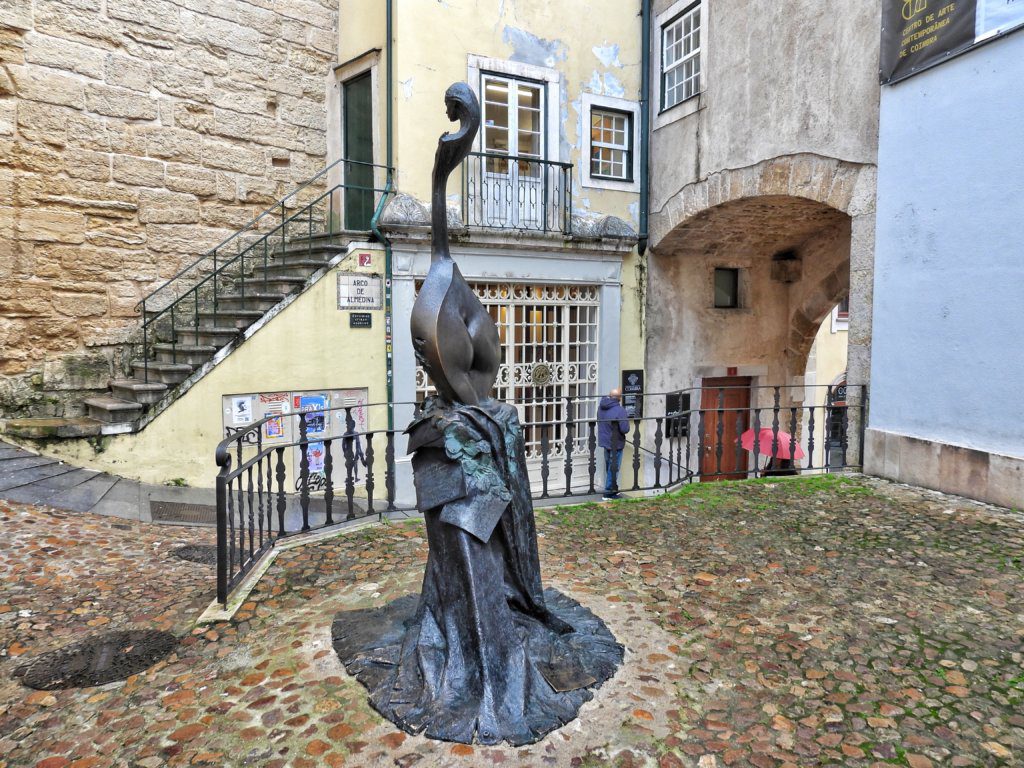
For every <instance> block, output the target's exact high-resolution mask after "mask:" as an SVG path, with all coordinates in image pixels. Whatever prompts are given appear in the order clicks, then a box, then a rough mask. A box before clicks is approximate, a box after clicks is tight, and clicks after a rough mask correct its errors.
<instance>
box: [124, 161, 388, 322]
mask: <svg viewBox="0 0 1024 768" xmlns="http://www.w3.org/2000/svg"><path fill="white" fill-rule="evenodd" d="M342 163H345V164H346V165H364V166H368V167H372V168H383V169H385V170H387V166H384V165H380V164H378V163H366V162H363V161H361V160H346V159H345V158H339V159H337V160H335V161H334V162H333V163H331V164H330V165H328V166H326V167H324V168H323V169H321V170H320V171H318V172H317V173H316V175H314V176H312V177H311V178H309V179H307V180H306V181H304V182H302V184H300V185H299V186H298V187H296V188H295V189H293V190H292V191H291V192H289V193H288V194H287V195H285V196H284V197H282V198H281V199H280V200H278V201H277V202H276V203H274V204H273V205H271V206H269V207H268V208H266V209H265V210H264V211H263V212H261V213H259V214H257V215H256V216H254V217H253V218H252V220H250V221H249V222H248V223H247V224H246V225H245V226H244V227H242V228H241V229H239V230H238V231H236V232H234V233H232V234H231V235H229V236H228V237H226V238H224V240H222V241H221V242H220V243H218V244H217V245H215V246H214V247H213V248H210V249H209V250H206V251H204V252H203V253H202V254H200V256H199V257H198V258H197V259H196V260H195V261H193V262H192V263H191V264H189V265H187V266H185V267H182V268H181V269H180V270H179V271H178V272H177V274H175V275H174V276H173V277H171V278H169V279H168V280H166V281H165V282H164V283H163V284H162V285H160V286H159V287H157V288H155V289H154V290H152V291H150V292H149V293H148V294H147V295H146V296H144V297H143V298H142V300H141V301H139V302H138V303H137V304H136V305H135V310H136V311H138V310H139V309H140V308H142V307H143V306H144V305H145V303H146V302H147V301H149V300H150V299H152V298H153V297H154V296H156V294H158V293H159V292H160V291H162V290H163V289H164V288H166V287H167V286H168V285H170V284H171V283H173V282H174V281H175V280H177V279H178V278H179V277H182V276H183V275H185V274H186V273H187V272H189V271H191V270H193V269H195V268H196V267H197V266H199V264H200V263H201V262H202V261H203V260H204V259H208V258H210V257H211V256H212V255H214V254H215V253H216V252H217V251H219V250H221V249H222V248H223V247H224V246H226V245H227V244H228V243H230V242H232V241H233V240H234V239H235V238H237V237H238V236H240V235H241V234H242V233H244V232H248V231H249V230H251V229H253V228H254V225H255V224H257V223H259V222H260V221H262V220H263V219H264V218H266V217H267V216H268V215H270V214H271V213H272V212H275V211H278V210H280V211H281V216H282V222H283V221H284V218H283V217H284V210H285V202H286V201H287V200H288V199H289V198H292V197H295V196H296V195H298V194H299V193H300V192H302V191H303V190H304V189H306V188H308V187H309V186H311V185H312V184H314V183H315V182H317V181H318V180H319V179H321V178H322V177H323V176H324V175H326V174H327V173H328V172H330V171H331V170H332V169H333V168H335V167H336V166H338V165H341V164H342Z"/></svg>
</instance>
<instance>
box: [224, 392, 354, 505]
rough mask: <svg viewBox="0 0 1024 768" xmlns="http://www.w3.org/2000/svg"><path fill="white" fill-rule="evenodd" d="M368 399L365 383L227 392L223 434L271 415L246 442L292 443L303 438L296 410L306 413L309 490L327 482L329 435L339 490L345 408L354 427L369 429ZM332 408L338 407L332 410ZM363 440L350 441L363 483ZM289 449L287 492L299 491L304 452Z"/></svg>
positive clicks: (342, 475) (321, 487) (320, 488)
mask: <svg viewBox="0 0 1024 768" xmlns="http://www.w3.org/2000/svg"><path fill="white" fill-rule="evenodd" d="M368 401H369V397H368V390H367V389H366V388H365V387H360V388H352V389H327V390H299V391H287V392H284V391H282V392H255V393H246V394H238V395H225V396H224V397H223V398H222V406H223V407H222V411H223V421H224V424H223V427H224V436H225V437H229V436H231V435H235V434H238V433H239V432H242V431H244V430H245V428H246V427H247V426H248V425H250V424H253V423H255V422H257V421H261V420H262V419H264V418H267V417H270V418H269V419H268V421H267V422H266V423H265V424H263V425H262V426H261V427H260V434H259V435H258V436H257V434H256V432H255V431H253V432H251V433H249V434H247V435H246V437H245V441H244V442H245V443H246V444H247V445H252V446H255V445H256V444H257V442H260V443H262V445H263V447H264V448H268V447H272V446H274V445H275V444H280V445H289V444H291V443H295V442H298V440H299V418H298V416H297V415H296V414H298V413H306V414H307V417H306V419H307V421H306V425H307V431H306V438H307V441H308V445H307V447H306V456H307V458H308V460H309V473H310V491H311V492H316V491H323V490H324V488H325V487H326V485H327V478H326V471H325V470H326V468H325V463H326V457H327V450H326V445H325V441H326V440H327V439H329V438H330V439H332V444H331V458H332V461H333V465H334V470H333V472H332V473H331V478H332V480H333V482H334V487H335V489H336V490H335V492H336V493H337V492H338V490H337V489H339V488H343V487H344V483H345V455H344V450H343V444H342V437H343V435H344V434H345V432H346V423H345V410H344V408H345V407H348V408H349V409H350V410H349V413H350V414H351V417H352V421H353V425H354V426H353V431H354V432H356V433H360V432H365V431H366V430H367V429H368V427H369V413H368V410H369V409H368V408H367V407H366V405H367V403H368ZM329 408H338V409H340V410H336V411H329V410H328V409H329ZM364 443H365V440H364V438H362V437H357V438H356V439H355V440H354V441H353V442H352V447H353V455H354V458H355V462H356V463H355V467H354V469H355V473H354V474H355V478H356V482H357V484H363V483H364V482H365V479H366V478H365V475H366V472H365V463H364V460H365V445H364ZM287 453H288V454H289V456H288V457H287V458H286V461H287V462H288V463H289V483H290V485H291V486H292V487H291V488H289V489H288V490H289V491H290V492H292V491H297V490H298V483H297V481H298V478H299V476H300V464H301V461H302V453H301V451H300V449H299V447H298V446H289V448H288V449H287Z"/></svg>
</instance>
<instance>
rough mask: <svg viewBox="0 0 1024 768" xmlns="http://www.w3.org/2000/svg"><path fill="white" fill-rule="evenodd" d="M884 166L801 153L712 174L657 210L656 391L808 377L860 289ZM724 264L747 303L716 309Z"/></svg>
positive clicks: (652, 319) (652, 370)
mask: <svg viewBox="0 0 1024 768" xmlns="http://www.w3.org/2000/svg"><path fill="white" fill-rule="evenodd" d="M873 174H874V170H873V168H872V167H870V166H861V165H857V164H852V163H845V162H842V161H839V160H836V159H830V158H822V157H818V156H813V155H794V156H787V157H782V158H776V159H773V160H769V161H765V162H762V163H758V164H756V165H754V166H750V167H748V168H741V169H735V170H725V171H721V172H720V173H716V174H712V175H711V176H709V177H708V178H706V179H704V180H702V181H700V182H697V183H695V184H690V185H688V186H686V187H684V188H683V189H682V190H680V191H679V192H678V193H677V194H676V195H674V196H673V197H672V198H670V199H669V200H668V201H667V202H666V204H665V205H664V206H663V208H662V209H661V211H659V212H657V213H656V214H655V215H654V216H652V227H651V231H652V235H653V237H652V247H651V252H650V255H649V257H648V262H647V268H648V278H649V289H648V292H647V308H646V309H647V314H646V338H647V361H648V363H647V368H648V377H649V380H650V385H651V387H652V388H653V387H659V388H664V389H670V388H678V387H687V386H698V385H699V384H700V383H701V381H702V380H703V379H705V378H708V377H714V376H725V375H730V374H731V375H736V374H737V373H738V374H739V375H741V376H742V375H746V376H750V377H752V379H753V380H754V383H759V384H773V385H774V384H778V385H793V384H799V383H800V377H801V376H802V375H803V371H804V367H805V365H806V359H807V353H808V351H809V349H810V345H811V343H812V342H813V339H814V335H815V332H816V331H817V328H818V327H819V325H820V323H821V321H822V319H823V318H824V317H825V316H826V315H827V314H828V313H829V312H830V311H831V309H832V307H834V306H835V305H836V303H837V302H839V301H840V300H841V299H842V298H844V297H845V296H847V295H848V293H849V292H850V289H851V250H852V249H853V248H854V243H853V241H854V239H855V237H861V236H862V235H861V232H863V231H864V230H865V228H864V227H863V226H858V223H859V221H858V220H859V219H861V218H862V217H866V216H870V215H871V214H872V208H871V202H870V201H871V200H872V199H873V195H872V194H869V193H871V192H873V186H874V176H873ZM860 223H863V222H860ZM716 269H718V270H738V273H737V274H738V278H739V281H738V290H739V295H738V302H737V303H738V306H736V307H734V308H732V307H730V308H725V307H716V306H715V279H716V277H715V270H716ZM867 298H868V300H867V301H864V302H861V304H862V305H866V306H869V297H867ZM852 303H853V304H855V305H856V304H857V302H856V301H854V302H852Z"/></svg>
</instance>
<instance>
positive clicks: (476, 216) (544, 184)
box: [462, 152, 572, 235]
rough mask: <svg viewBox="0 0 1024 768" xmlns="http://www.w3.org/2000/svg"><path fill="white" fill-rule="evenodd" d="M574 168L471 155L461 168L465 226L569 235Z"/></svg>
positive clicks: (519, 158)
mask: <svg viewBox="0 0 1024 768" xmlns="http://www.w3.org/2000/svg"><path fill="white" fill-rule="evenodd" d="M571 220H572V163H560V162H556V161H554V160H541V159H539V158H536V157H527V156H524V155H507V154H501V153H496V152H471V153H470V155H469V157H467V158H466V160H465V162H464V163H463V165H462V221H463V223H464V224H466V226H469V227H488V228H492V229H511V230H520V231H528V232H561V233H562V234H566V235H568V234H570V233H571Z"/></svg>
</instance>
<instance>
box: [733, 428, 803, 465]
mask: <svg viewBox="0 0 1024 768" xmlns="http://www.w3.org/2000/svg"><path fill="white" fill-rule="evenodd" d="M776 434H778V445H776V444H775V442H776V437H775V435H776ZM792 443H793V436H792V435H791V434H789V432H783V431H782V430H781V429H780V430H779V431H778V433H775V432H772V431H771V430H770V429H768V428H767V427H765V428H764V429H762V430H761V431H760V432H759V433H758V438H757V453H758V455H759V456H771V455H773V454H772V448H773V447H774V449H775V453H774V456H775V458H777V459H794V458H796V459H802V458H803V457H804V456H805V455H806V454H804V449H803V448H801V447H800V443H796V455H795V456H790V455H789V446H790V445H791V444H792ZM740 445H742V446H743V447H744V448H746V449H747V450H748V451H750V452H751V453H753V452H754V430H752V429H748V430H747V431H746V432H744V433H743V434H742V435H740Z"/></svg>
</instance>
